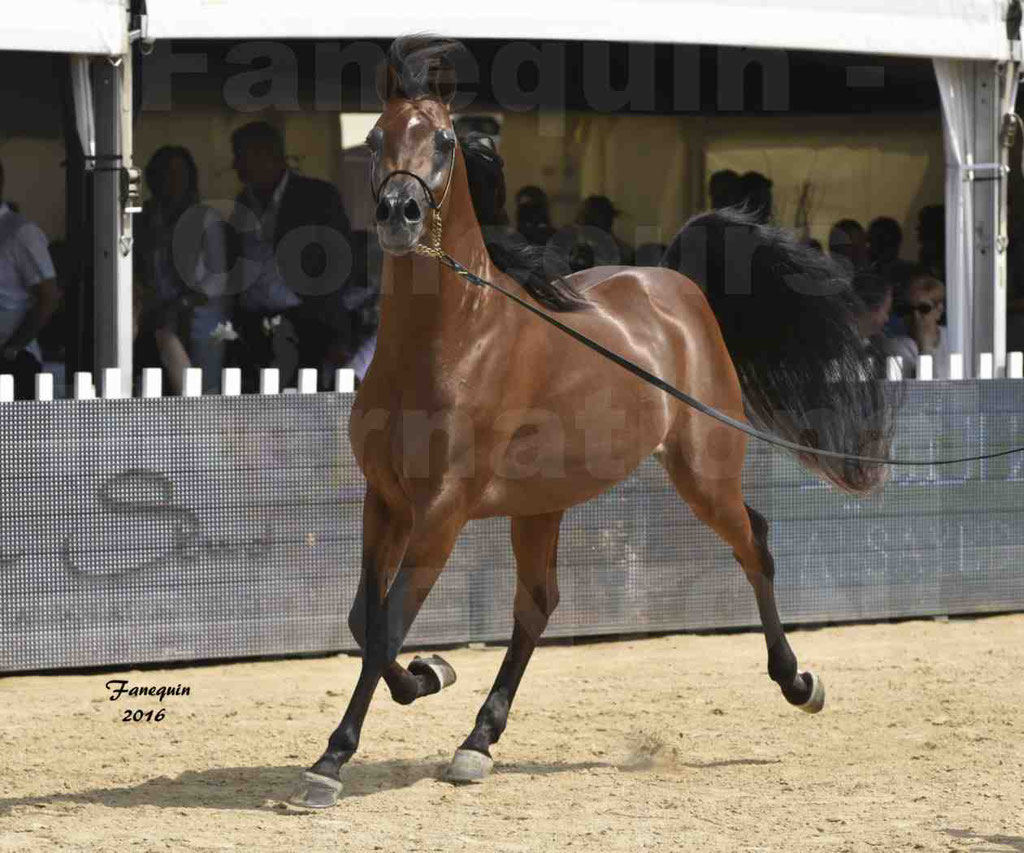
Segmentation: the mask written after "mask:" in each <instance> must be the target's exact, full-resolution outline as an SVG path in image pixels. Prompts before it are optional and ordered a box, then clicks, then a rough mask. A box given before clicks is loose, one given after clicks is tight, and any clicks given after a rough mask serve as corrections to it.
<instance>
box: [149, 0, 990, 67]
mask: <svg viewBox="0 0 1024 853" xmlns="http://www.w3.org/2000/svg"><path fill="white" fill-rule="evenodd" d="M1005 6H1006V3H1005V2H1003V0H591V2H588V3H586V4H584V3H578V2H560V3H552V2H550V0H514V2H512V1H511V0H508V2H502V0H491V2H490V3H481V2H479V0H444V2H440V3H424V2H422V0H417V2H409V0H391V2H386V3H347V2H344V0H340V2H323V0H288V2H286V3H281V2H280V0H217V2H211V0H147V10H148V14H149V36H150V37H151V38H157V39H159V38H211V39H218V38H224V39H229V38H230V39H246V38H252V39H257V38H312V39H318V38H319V39H323V38H356V39H358V38H389V37H393V36H397V35H402V34H405V33H415V32H433V33H440V34H443V35H448V36H453V37H455V38H501V39H506V38H510V39H516V38H523V39H558V40H569V41H595V40H600V41H618V42H660V43H665V42H668V43H683V44H714V45H738V46H747V47H775V48H791V49H804V50H834V51H845V52H853V53H878V54H889V55H895V56H928V57H932V56H944V57H959V58H965V59H1007V58H1010V43H1009V41H1008V40H1007V38H1006V25H1005V22H1004V20H1003V16H1004V14H1005V12H1004V7H1005Z"/></svg>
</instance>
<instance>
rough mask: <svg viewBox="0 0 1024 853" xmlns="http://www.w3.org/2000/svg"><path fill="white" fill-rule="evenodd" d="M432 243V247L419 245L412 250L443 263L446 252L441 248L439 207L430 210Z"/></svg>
mask: <svg viewBox="0 0 1024 853" xmlns="http://www.w3.org/2000/svg"><path fill="white" fill-rule="evenodd" d="M430 242H431V244H432V245H430V246H424V245H423V244H422V243H417V244H416V245H415V246H413V247H412V249H413V251H414V252H416V253H418V254H420V255H427V256H428V257H431V258H437V259H438V260H439V261H443V260H444V258H445V252H444V250H443V249H442V248H441V211H440V208H439V207H433V208H431V209H430Z"/></svg>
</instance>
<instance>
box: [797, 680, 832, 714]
mask: <svg viewBox="0 0 1024 853" xmlns="http://www.w3.org/2000/svg"><path fill="white" fill-rule="evenodd" d="M803 677H804V678H809V679H810V680H811V695H810V696H808V697H807V701H806V702H804V703H803V704H802V705H797V707H798V708H799V709H800V710H801V711H803V712H804V713H807V714H817V713H818V711H820V710H821V709H822V708H824V707H825V682H824V681H822V680H821V679H820V678H818V676H817V675H816V674H815V673H813V672H805V673H803Z"/></svg>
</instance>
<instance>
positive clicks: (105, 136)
mask: <svg viewBox="0 0 1024 853" xmlns="http://www.w3.org/2000/svg"><path fill="white" fill-rule="evenodd" d="M129 63H130V56H128V55H126V56H124V57H123V58H118V60H116V61H109V60H107V61H104V60H101V61H96V62H94V63H93V67H92V74H93V80H92V82H93V104H94V106H95V116H96V161H95V162H96V173H95V179H94V182H93V186H94V193H93V215H94V222H95V225H94V228H95V232H94V233H95V252H94V268H93V269H94V278H93V288H94V317H93V323H94V329H95V363H94V370H95V373H96V375H97V376H99V375H102V372H103V370H104V369H105V368H108V367H118V368H120V369H121V385H122V387H121V391H122V394H123V395H124V396H130V395H131V377H132V338H133V334H132V331H133V330H132V292H131V291H132V256H131V218H130V216H129V215H127V214H126V213H125V212H124V209H123V205H122V198H121V168H122V166H124V165H127V163H128V162H130V156H131V151H130V146H131V136H130V132H131V123H130V114H129V121H128V122H126V121H125V120H124V110H125V109H127V110H129V111H130V110H131V92H130V85H131V71H130V65H129ZM126 88H127V89H128V92H127V93H126V92H125V90H126ZM126 94H127V96H128V97H127V99H126V98H125V95H126ZM126 125H127V131H126V129H125V127H126ZM126 132H127V136H128V138H127V139H125V138H124V137H125V135H126ZM126 144H127V146H128V147H127V148H126V147H125V145H126Z"/></svg>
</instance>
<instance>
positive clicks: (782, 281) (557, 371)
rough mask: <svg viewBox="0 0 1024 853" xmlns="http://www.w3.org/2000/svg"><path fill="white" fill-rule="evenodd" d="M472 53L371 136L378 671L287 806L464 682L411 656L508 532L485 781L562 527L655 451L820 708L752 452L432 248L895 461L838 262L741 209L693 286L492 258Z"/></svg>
mask: <svg viewBox="0 0 1024 853" xmlns="http://www.w3.org/2000/svg"><path fill="white" fill-rule="evenodd" d="M456 49H458V44H457V43H456V42H451V41H446V40H443V39H434V38H430V37H422V36H420V37H408V38H402V39H398V40H396V41H395V42H394V43H393V44H392V45H391V47H390V49H389V53H388V57H387V61H386V63H385V66H384V68H383V74H382V77H381V95H382V99H383V101H384V109H383V113H382V114H381V116H380V119H379V121H378V122H377V124H376V126H375V127H374V129H373V130H372V131H371V133H370V135H369V137H368V139H367V144H368V146H369V148H370V152H371V155H372V165H371V189H372V192H373V193H374V197H375V200H376V202H377V207H376V211H375V217H376V230H377V236H378V238H379V240H380V243H381V246H382V248H383V249H384V252H385V256H384V265H383V274H382V286H381V291H382V295H381V317H380V330H379V337H378V343H377V350H376V354H375V356H374V359H373V362H372V364H371V366H370V368H369V371H368V373H367V375H366V378H365V381H364V382H363V384H362V385H361V386H360V388H359V392H358V396H357V397H356V400H355V403H354V406H353V411H352V416H351V421H350V427H349V435H350V439H351V442H352V447H353V451H354V453H355V457H356V459H357V461H358V464H359V467H360V469H361V470H362V472H363V474H364V475H365V477H366V483H367V487H366V496H365V502H364V506H363V546H362V569H361V579H360V585H359V590H358V592H357V595H356V599H355V603H354V604H353V607H352V611H351V614H350V617H349V625H350V627H351V629H352V632H353V635H354V636H355V638H356V640H357V641H358V643H359V645H360V647H361V649H362V652H363V655H362V663H361V669H360V674H359V679H358V682H357V685H356V687H355V690H354V692H353V695H352V697H351V700H350V702H349V704H348V707H347V709H346V711H345V714H344V717H343V718H342V720H341V723H340V725H339V726H338V727H337V728H336V729H335V730H334V732H333V733H332V734H331V736H330V738H329V740H328V745H327V749H326V751H325V752H324V753H323V755H322V756H321V757H320V758H319V759H318V760H317V761H316V763H315V764H313V765H312V767H311V768H310V769H309V770H308V771H307V772H306V773H305V774H304V781H303V785H302V788H301V789H300V790H299V792H298V793H297V794H296V795H295V796H294V797H293V798H292V800H291V802H292V803H294V804H297V805H300V806H305V807H312V808H322V807H326V806H329V805H332V804H333V803H334V802H336V800H337V798H338V795H339V792H340V790H341V775H340V771H341V767H342V766H343V765H344V764H345V763H346V762H348V761H349V760H350V759H351V758H352V756H353V754H354V753H355V752H356V749H357V747H358V745H359V735H360V731H361V729H362V726H363V722H364V719H365V717H366V713H367V709H368V708H369V705H370V699H371V696H372V695H373V693H374V691H375V689H376V687H377V685H378V684H379V682H380V680H381V678H383V679H384V681H385V682H386V684H387V686H388V688H389V690H390V692H391V696H392V698H393V699H394V700H395V701H397V702H399V703H401V704H408V703H411V702H413V701H415V700H416V699H419V698H421V697H424V696H427V695H430V694H432V693H436V692H438V691H440V690H441V689H443V688H444V687H446V686H448V685H449V684H451V683H452V682H454V680H455V673H454V670H453V669H452V668H451V666H450V665H449V664H448V663H447V662H446V661H444V660H443V659H442V658H440V657H438V656H436V655H434V656H431V657H430V658H416V659H414V660H413V661H412V662H411V663H410V664H409V666H408V667H405V666H403V665H402V664H400V663H399V662H398V660H397V656H398V653H399V652H400V650H401V647H402V643H403V641H404V639H405V637H406V635H407V632H408V631H409V628H410V626H411V625H412V623H413V620H414V619H415V618H416V614H417V612H418V611H419V609H420V607H421V605H422V604H423V602H424V600H425V599H426V597H427V595H428V593H429V592H430V590H431V588H432V587H433V585H434V582H435V581H436V580H437V578H438V576H439V575H440V573H441V571H442V569H443V568H444V566H445V563H446V561H447V559H448V556H449V554H450V552H451V550H452V548H453V546H454V544H455V541H456V538H457V537H458V535H459V531H460V530H461V529H462V527H463V526H464V525H465V524H466V523H467V521H469V520H471V519H479V518H486V517H491V516H509V517H510V518H511V538H512V549H513V551H514V554H515V560H516V571H517V576H518V584H517V589H516V593H515V601H514V628H513V631H512V638H511V642H510V644H509V646H508V650H507V653H506V654H505V658H504V660H503V662H502V664H501V667H500V669H499V671H498V674H497V677H496V679H495V681H494V685H493V687H492V688H491V690H490V693H489V695H488V696H487V699H486V700H485V701H484V703H483V706H482V707H481V708H480V711H479V713H478V714H477V717H476V723H475V725H474V726H473V729H472V731H471V732H470V733H469V735H468V737H467V738H466V739H465V741H464V742H463V743H462V744H461V746H460V747H459V748H458V749H457V750H456V752H455V755H454V758H453V759H452V762H451V764H450V765H449V767H448V769H447V771H446V774H445V775H446V778H447V779H449V780H451V781H453V782H474V781H479V780H482V779H483V778H484V777H486V775H487V774H488V773H489V772H490V770H491V768H492V764H493V759H492V756H491V748H492V747H493V746H494V744H495V743H497V741H498V739H499V738H500V737H501V735H502V733H503V732H504V730H505V726H506V723H507V721H508V715H509V709H510V707H511V705H512V702H513V700H514V698H515V695H516V691H517V689H518V687H519V684H520V681H521V679H522V677H523V673H524V671H525V669H526V666H527V663H528V662H529V660H530V656H531V654H532V653H533V650H534V648H535V647H536V645H537V642H538V640H539V639H540V637H541V634H542V633H543V631H544V628H545V626H546V624H547V622H548V619H549V618H550V616H551V614H552V612H553V611H554V610H555V607H556V606H557V605H558V598H559V595H558V583H557V579H556V565H555V564H556V557H557V552H558V533H559V524H560V522H561V520H562V515H563V513H564V512H565V511H566V510H567V509H568V508H569V507H572V506H574V505H576V504H579V503H582V502H584V501H587V500H589V499H590V498H592V497H594V496H596V495H598V494H600V493H601V492H604V491H605V490H607V489H608V488H610V487H611V486H612V485H614V484H615V483H616V482H619V481H621V480H622V479H624V478H625V477H627V476H628V475H629V474H630V473H631V472H632V471H633V470H634V469H635V468H636V467H637V466H638V465H639V464H640V462H641V461H642V460H643V459H644V458H646V457H647V456H649V455H651V454H653V455H654V456H655V457H656V458H657V459H658V461H660V462H661V464H662V465H663V466H664V468H665V470H666V471H667V473H668V476H669V478H670V479H671V481H672V484H673V485H674V486H675V488H676V490H677V491H678V493H679V495H680V497H681V498H682V499H683V500H684V501H685V502H686V503H687V504H689V506H690V508H691V509H692V510H693V512H694V514H695V515H696V516H697V517H698V518H699V519H701V521H703V522H704V523H705V524H707V525H708V526H709V527H710V528H711V529H712V530H714V532H715V533H717V534H718V535H719V537H721V539H722V540H723V541H724V542H725V543H726V544H727V545H728V546H729V547H730V548H732V551H733V554H734V555H735V557H736V559H737V561H738V562H739V565H740V567H741V568H742V570H743V572H744V573H745V575H746V578H747V580H748V581H749V582H750V585H751V587H752V589H753V593H754V596H755V598H756V601H757V607H758V612H759V614H760V618H761V622H762V625H763V628H764V636H765V641H766V644H767V649H768V674H769V676H770V677H771V679H772V680H773V681H775V682H776V683H777V684H778V685H779V687H780V688H781V691H782V694H783V696H784V697H785V698H786V699H787V700H788V702H790V703H791V704H792V705H795V706H796V707H798V708H800V709H802V710H804V711H807V712H809V713H815V712H818V711H820V710H821V709H822V707H823V705H824V700H825V691H824V685H823V683H822V681H821V679H820V678H819V677H818V676H817V675H815V674H814V673H811V672H801V671H799V669H798V667H797V659H796V656H795V655H794V653H793V651H792V650H791V648H790V646H789V643H788V641H787V639H786V636H785V633H784V631H783V627H782V624H781V621H780V619H779V614H778V611H777V609H776V604H775V599H774V594H773V585H772V581H773V576H774V571H775V568H774V564H773V562H772V556H771V554H770V552H769V550H768V524H767V522H766V521H765V520H764V518H762V517H761V515H759V514H758V513H757V512H756V511H755V510H754V509H752V508H750V507H749V506H747V505H746V504H745V503H744V499H743V491H742V488H741V471H742V467H743V458H744V452H745V447H746V436H744V435H743V434H742V433H739V432H736V431H733V430H730V429H729V428H727V427H725V426H722V425H721V424H719V423H717V422H716V421H713V420H711V419H710V418H708V417H706V416H704V415H702V414H699V413H697V412H695V411H693V410H692V409H690V408H687V407H686V406H683V405H682V404H680V403H679V402H678V401H676V400H674V399H672V398H670V397H668V396H667V395H665V394H663V393H661V392H660V391H658V390H656V389H655V388H652V387H651V386H650V385H648V384H646V383H644V382H641V381H640V380H638V379H637V378H636V377H635V376H632V375H630V374H629V373H627V372H626V371H624V370H622V369H621V368H620V367H618V366H616V365H614V364H612V363H610V362H608V361H606V360H605V359H603V358H601V357H600V356H599V355H597V354H595V353H594V352H592V351H590V350H588V349H586V348H585V347H582V346H580V344H579V343H577V342H576V341H573V340H572V339H570V338H569V337H567V336H565V335H564V334H563V333H561V332H560V331H558V330H556V329H553V328H552V327H551V326H549V325H548V324H546V323H545V322H543V320H541V319H538V318H537V317H534V316H533V315H531V314H529V313H527V312H525V311H524V310H522V308H521V307H519V306H517V305H515V304H514V303H513V302H511V301H509V300H508V299H506V298H505V297H504V296H502V295H501V294H500V293H497V292H495V291H493V290H489V289H485V288H481V287H476V286H474V285H472V284H470V283H468V282H467V281H465V280H464V279H463V278H461V277H459V276H458V275H457V274H456V273H455V272H453V271H452V270H451V269H449V268H448V267H446V266H443V265H442V264H440V263H439V262H438V260H437V259H436V257H434V256H433V255H432V254H431V253H430V250H429V249H425V248H424V246H425V245H433V246H434V247H435V248H436V249H437V250H440V251H444V252H447V253H448V254H449V255H450V256H451V257H453V258H456V259H458V261H460V262H461V263H462V264H464V265H465V267H467V268H468V269H469V270H471V271H472V272H474V273H476V274H477V275H479V276H481V277H482V278H484V279H486V280H489V281H493V282H496V283H499V284H500V285H501V286H502V287H504V288H505V289H507V290H511V291H513V292H514V293H516V294H517V295H519V296H521V297H522V298H527V299H530V300H533V302H534V304H536V305H539V306H541V307H542V308H543V309H544V310H546V311H550V312H560V313H561V314H562V316H563V317H571V320H572V324H573V327H574V328H575V329H577V330H579V331H580V332H582V333H584V334H586V335H587V336H589V337H591V338H593V339H595V340H597V341H599V342H601V343H602V344H603V345H604V346H606V347H609V348H610V349H612V350H614V351H615V352H617V353H619V354H621V355H623V356H625V357H627V358H629V359H630V360H632V361H633V362H635V363H637V364H639V365H641V366H642V367H644V368H645V369H647V370H649V371H651V372H652V373H654V374H657V375H658V376H660V377H662V378H664V379H665V380H666V381H668V382H671V383H673V384H674V385H676V386H677V387H678V388H680V389H683V390H685V391H686V392H688V393H690V394H692V395H693V396H695V397H697V398H698V399H699V400H701V401H703V402H704V403H707V404H709V405H711V406H714V407H715V408H717V409H719V410H720V411H722V412H724V413H726V414H728V415H731V416H732V417H735V418H746V419H747V420H748V421H749V422H752V423H754V424H757V425H760V426H762V427H764V428H766V429H768V430H770V431H772V432H773V433H775V434H777V435H782V436H786V437H788V438H792V439H797V440H799V441H800V442H801V444H802V445H803V446H807V447H808V448H809V449H812V448H819V449H831V450H838V451H843V452H852V453H864V452H866V451H870V452H879V451H884V450H885V448H886V447H887V442H888V438H887V434H886V430H885V417H886V407H885V400H884V398H883V396H882V393H881V391H880V389H879V388H878V385H877V383H875V382H869V381H865V379H864V376H865V374H864V373H863V372H862V371H863V368H864V363H865V356H864V351H863V346H862V343H861V341H860V339H859V338H858V336H857V333H856V331H855V329H854V323H853V311H854V307H855V302H854V301H853V300H854V299H855V297H853V296H852V295H851V293H850V290H849V286H848V283H847V282H846V281H845V280H844V279H843V278H842V275H841V274H840V273H839V272H838V271H837V270H836V269H835V268H833V267H832V266H830V264H829V262H828V261H827V260H826V259H824V258H823V257H821V256H816V255H815V254H814V253H813V252H812V251H811V250H809V249H804V248H802V247H801V246H799V245H798V244H797V243H796V241H795V240H794V239H793V238H792V237H790V236H789V235H788V234H786V233H784V232H782V231H780V230H777V229H772V228H769V227H766V226H761V225H758V224H756V223H754V221H753V220H752V219H750V217H747V216H745V215H744V214H743V213H741V212H731V213H722V212H718V213H711V214H705V215H703V216H700V217H697V218H696V219H695V220H692V221H691V222H690V223H689V224H688V225H687V226H686V227H685V228H684V229H683V231H682V232H681V233H680V235H679V236H678V237H677V239H676V241H675V243H674V244H673V246H672V247H671V249H670V252H669V257H670V259H671V260H672V263H673V265H676V266H679V267H680V268H691V267H692V271H691V274H690V276H689V277H687V276H684V275H682V274H680V273H679V272H678V271H676V270H673V269H668V268H664V267H650V268H629V267H599V268H594V269H588V270H585V271H582V272H578V273H575V274H572V275H565V276H560V275H551V274H549V272H548V271H549V269H550V265H549V261H550V257H549V256H548V255H547V254H545V252H544V250H542V249H533V248H530V247H526V246H522V245H516V244H515V243H514V242H508V241H506V242H505V243H504V244H495V245H492V246H491V247H488V245H487V243H486V242H485V239H484V235H483V232H482V230H481V226H480V224H479V222H478V220H477V216H476V213H475V207H474V203H473V197H472V195H471V190H470V185H469V182H468V180H467V159H466V156H465V152H463V150H462V149H461V148H460V145H459V142H458V140H457V138H456V135H455V132H454V128H453V125H452V116H451V112H450V99H451V96H452V94H453V93H454V90H455V85H456V81H455V79H454V70H453V69H454V63H453V62H452V61H451V56H452V53H453V51H455V50H456ZM477 206H479V204H478V205H477ZM424 241H426V243H425V242H424ZM434 254H436V252H435V253H434ZM499 259H500V264H499ZM503 269H504V271H503ZM694 278H696V279H697V281H698V282H699V283H700V285H702V286H698V284H697V283H695V282H694V280H693V279H694ZM702 288H703V289H702ZM705 291H706V293H705ZM800 459H801V461H802V462H803V463H804V464H805V465H807V466H808V467H809V468H811V469H812V470H814V471H815V472H817V473H818V474H820V475H822V476H824V477H826V478H827V479H828V480H830V481H831V482H833V483H834V484H836V485H837V486H839V487H840V488H843V489H846V490H848V491H851V492H854V493H866V492H869V491H871V490H873V489H874V488H875V487H877V486H878V485H879V484H880V482H881V480H882V475H881V474H880V472H879V469H878V468H877V467H873V466H865V465H861V464H858V463H857V462H855V461H841V462H837V461H836V460H829V459H823V458H821V457H816V456H814V455H813V453H808V454H802V455H801V456H800Z"/></svg>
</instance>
